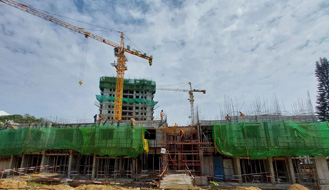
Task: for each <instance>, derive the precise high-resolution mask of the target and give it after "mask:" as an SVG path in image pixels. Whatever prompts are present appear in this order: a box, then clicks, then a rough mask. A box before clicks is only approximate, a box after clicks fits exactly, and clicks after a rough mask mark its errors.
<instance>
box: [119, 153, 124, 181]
mask: <svg viewBox="0 0 329 190" xmlns="http://www.w3.org/2000/svg"><path fill="white" fill-rule="evenodd" d="M122 159H123V158H122V157H120V161H119V175H120V176H121V174H122V165H123V160H122Z"/></svg>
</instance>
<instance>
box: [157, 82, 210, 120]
mask: <svg viewBox="0 0 329 190" xmlns="http://www.w3.org/2000/svg"><path fill="white" fill-rule="evenodd" d="M188 84H189V85H190V90H187V89H179V88H157V90H164V91H181V92H188V94H189V96H190V98H189V99H188V100H189V101H190V106H191V125H194V124H195V119H194V94H193V92H202V93H203V94H206V90H198V89H192V83H191V82H189V83H188Z"/></svg>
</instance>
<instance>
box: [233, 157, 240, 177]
mask: <svg viewBox="0 0 329 190" xmlns="http://www.w3.org/2000/svg"><path fill="white" fill-rule="evenodd" d="M233 166H234V173H235V175H236V176H237V180H238V182H239V183H242V173H241V164H240V157H233Z"/></svg>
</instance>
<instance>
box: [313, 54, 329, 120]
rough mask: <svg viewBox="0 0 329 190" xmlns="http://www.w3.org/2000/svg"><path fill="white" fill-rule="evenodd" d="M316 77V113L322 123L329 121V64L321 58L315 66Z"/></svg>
mask: <svg viewBox="0 0 329 190" xmlns="http://www.w3.org/2000/svg"><path fill="white" fill-rule="evenodd" d="M315 76H316V77H317V79H318V95H317V101H316V104H317V105H316V113H317V114H318V117H319V119H320V120H321V121H328V120H329V63H328V60H327V59H326V58H320V61H317V62H316V64H315Z"/></svg>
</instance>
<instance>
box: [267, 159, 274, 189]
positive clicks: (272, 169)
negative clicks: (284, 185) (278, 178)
mask: <svg viewBox="0 0 329 190" xmlns="http://www.w3.org/2000/svg"><path fill="white" fill-rule="evenodd" d="M268 166H269V169H270V175H271V183H272V184H275V173H274V167H273V158H272V157H269V158H268Z"/></svg>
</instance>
